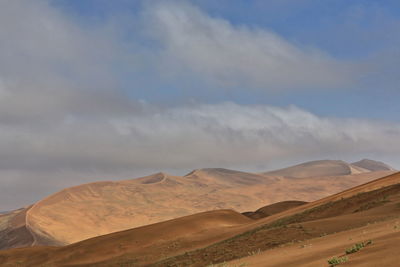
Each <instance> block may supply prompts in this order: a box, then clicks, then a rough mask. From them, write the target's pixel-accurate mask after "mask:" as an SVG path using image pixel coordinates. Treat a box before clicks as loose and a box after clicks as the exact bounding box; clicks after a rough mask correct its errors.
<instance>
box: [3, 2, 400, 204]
mask: <svg viewBox="0 0 400 267" xmlns="http://www.w3.org/2000/svg"><path fill="white" fill-rule="evenodd" d="M143 12H144V13H143V18H142V20H143V21H142V23H143V25H145V26H144V27H145V28H144V30H143V31H142V32H141V33H140V34H145V35H146V36H148V37H149V36H151V38H152V39H151V40H153V41H154V42H155V44H156V45H154V44H153V45H148V46H147V45H140V44H139V43H140V42H138V43H136V41H137V40H133V41H132V40H129V41H127V42H124V41H123V38H122V37H121V35H120V34H121V31H125V30H127V29H120V28H119V27H122V28H124V26H122V24H118V20H116V21H110V22H109V23H104V24H102V25H96V26H87V25H86V26H82V25H78V24H76V23H75V22H74V21H73V20H72V19H71V18H69V17H67V16H66V15H65V14H64V13H62V12H60V11H59V10H58V9H56V8H54V7H52V6H51V5H49V4H48V2H47V1H44V0H43V1H42V0H38V1H30V0H12V1H11V0H10V1H0V24H1V25H2V27H0V210H4V209H11V208H17V207H19V206H22V205H26V204H29V203H31V202H33V201H35V200H38V199H40V198H41V197H44V196H45V195H46V194H49V193H52V192H53V191H55V190H57V189H60V188H62V187H65V186H70V185H74V184H79V183H82V182H88V181H95V180H102V179H128V178H134V177H137V176H138V175H144V174H148V173H150V172H153V171H165V170H167V171H173V172H175V173H177V174H183V173H184V172H185V171H189V170H190V169H193V168H200V167H213V166H218V167H230V168H237V169H241V168H244V169H248V170H262V169H263V168H270V167H273V166H277V165H282V164H284V163H293V162H299V161H302V160H308V159H320V158H341V159H348V160H353V159H354V160H357V159H358V158H359V157H365V156H370V157H376V158H378V159H382V160H386V159H389V163H392V164H399V165H396V166H400V162H396V161H394V160H393V159H396V158H398V157H397V155H398V154H399V152H400V138H399V136H400V125H399V124H393V123H386V122H380V121H370V120H359V119H339V118H323V117H320V116H317V115H315V114H312V113H310V112H307V111H306V110H303V109H299V108H297V107H295V106H292V107H284V108H279V107H274V106H267V105H258V106H257V105H240V104H235V103H231V102H224V103H219V104H204V103H197V104H187V105H185V104H180V105H175V106H163V107H162V106H160V105H154V104H151V103H148V102H145V101H139V100H136V99H132V98H131V97H129V96H128V95H126V94H123V93H122V91H120V90H118V89H119V88H120V84H119V78H121V77H120V76H119V75H120V74H119V71H118V70H120V69H119V68H121V66H124V67H126V66H131V67H132V68H133V70H132V71H135V70H140V68H141V66H142V65H143V66H144V68H146V71H145V72H147V71H148V69H151V72H147V74H148V75H149V74H152V75H149V76H151V77H154V78H153V79H154V80H157V79H159V82H160V83H161V82H162V81H163V79H165V76H167V77H168V76H170V77H172V78H173V79H176V78H179V77H181V76H184V77H186V78H187V77H191V76H192V77H195V78H194V79H204V80H206V81H207V82H210V83H212V84H213V85H214V86H216V85H220V86H222V87H226V86H232V87H240V86H243V85H245V84H248V85H249V86H250V87H251V86H252V87H260V88H265V89H267V90H273V89H277V88H280V89H281V88H292V89H293V88H294V87H296V88H297V89H299V88H303V87H312V88H315V87H320V88H328V87H332V86H335V85H338V84H343V83H344V84H351V83H352V82H353V81H352V79H350V78H349V74H354V73H353V72H352V69H353V67H348V66H349V65H348V64H347V63H344V62H340V61H338V60H336V59H334V58H332V57H331V56H329V55H326V54H324V53H323V52H321V51H318V50H316V49H309V48H304V47H299V46H296V45H294V44H291V43H289V42H287V41H286V40H284V39H283V38H282V37H279V36H278V35H277V34H275V33H273V32H270V31H266V30H261V29H254V28H248V27H245V26H234V25H232V24H230V23H229V22H228V21H225V20H223V19H220V18H212V17H209V16H207V15H206V14H204V13H202V11H200V10H198V9H197V8H196V7H193V6H190V5H186V4H185V5H182V4H180V5H178V4H176V3H172V4H169V5H166V4H162V3H161V4H157V5H154V6H148V7H147V8H146V9H145V11H143ZM138 20H139V19H138ZM128 28H129V27H128ZM149 38H150V37H149ZM151 48H154V50H151ZM145 89H146V88H136V87H135V85H132V90H145ZM245 89H247V88H245ZM187 90H188V91H190V90H191V89H190V88H188V89H187ZM390 159H392V160H390ZM396 166H395V167H396Z"/></svg>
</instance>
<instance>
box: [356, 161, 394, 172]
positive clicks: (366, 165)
mask: <svg viewBox="0 0 400 267" xmlns="http://www.w3.org/2000/svg"><path fill="white" fill-rule="evenodd" d="M351 165H353V166H357V167H360V168H363V169H366V170H369V171H385V170H386V171H391V170H394V169H393V168H392V167H390V166H389V165H387V164H385V163H383V162H380V161H375V160H370V159H363V160H360V161H357V162H353V163H352V164H351Z"/></svg>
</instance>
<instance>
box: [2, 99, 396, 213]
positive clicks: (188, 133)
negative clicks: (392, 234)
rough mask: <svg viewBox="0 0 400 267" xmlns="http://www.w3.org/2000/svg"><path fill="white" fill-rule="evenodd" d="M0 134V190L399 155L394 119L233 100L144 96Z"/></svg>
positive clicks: (8, 196)
mask: <svg viewBox="0 0 400 267" xmlns="http://www.w3.org/2000/svg"><path fill="white" fill-rule="evenodd" d="M0 133H1V134H0V175H1V176H0V177H1V178H0V179H1V180H0V185H1V188H2V191H3V190H4V189H5V188H10V187H13V186H15V183H16V184H18V185H20V187H19V189H18V188H13V190H16V191H17V192H20V191H22V192H25V191H30V192H31V190H39V191H41V192H40V193H41V194H45V193H50V192H51V191H52V189H53V190H55V188H60V187H62V186H66V185H73V184H79V183H82V182H87V181H89V180H92V181H93V180H99V179H115V178H116V179H128V178H133V177H136V176H137V175H139V174H140V175H142V174H145V173H146V172H148V173H149V172H153V171H154V172H155V171H159V170H167V171H168V170H173V171H174V172H176V173H178V174H184V172H185V171H188V170H189V169H193V168H201V167H211V166H219V167H230V168H237V169H248V170H261V169H262V168H263V167H264V168H265V169H267V167H268V168H270V167H271V166H274V164H279V163H280V164H281V163H282V162H298V161H299V160H308V159H321V158H340V159H348V160H356V159H358V158H359V157H364V156H366V155H368V156H371V157H375V158H379V159H389V158H391V157H392V158H396V155H398V154H399V153H400V139H399V138H398V137H399V136H400V125H393V124H389V123H384V122H374V121H367V120H365V121H364V120H354V119H353V120H352V119H333V118H320V117H318V116H315V115H314V114H311V113H309V112H307V111H304V110H301V109H299V108H296V107H288V108H278V107H272V106H241V105H237V104H234V103H221V104H216V105H192V106H183V107H175V108H167V109H161V108H155V107H151V106H150V107H148V106H147V105H146V104H142V107H141V112H140V113H132V114H130V115H127V116H115V117H109V118H104V119H98V118H96V117H92V116H90V115H88V116H86V117H85V116H79V117H66V118H64V119H60V120H58V121H52V122H51V123H45V124H42V125H41V126H40V127H34V126H32V125H29V124H28V125H17V126H15V125H14V126H12V127H10V126H9V125H1V126H0ZM389 163H397V164H399V162H393V161H389ZM395 166H399V165H395ZM9 175H11V177H15V178H13V179H10V176H9ZM42 184H45V186H43V185H42ZM25 185H29V188H26V187H24V186H25ZM17 189H18V190H17ZM22 192H21V193H22ZM24 194H25V193H24ZM37 195H40V194H37ZM11 197H12V199H13V200H12V201H11V202H9V201H10V200H11ZM0 198H1V203H2V205H3V208H4V207H7V205H11V203H15V202H14V201H15V200H14V199H15V192H12V191H10V190H6V191H4V192H2V194H1V197H0ZM7 199H8V200H9V201H7ZM23 203H24V202H22V203H18V204H19V205H22V204H23ZM13 205H14V204H13Z"/></svg>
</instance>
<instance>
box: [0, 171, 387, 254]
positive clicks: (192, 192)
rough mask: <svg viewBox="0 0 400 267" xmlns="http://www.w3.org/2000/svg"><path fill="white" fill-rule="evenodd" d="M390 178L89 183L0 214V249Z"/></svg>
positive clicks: (159, 178) (216, 175)
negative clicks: (11, 211)
mask: <svg viewBox="0 0 400 267" xmlns="http://www.w3.org/2000/svg"><path fill="white" fill-rule="evenodd" d="M389 173H392V171H374V172H364V173H359V174H350V175H338V176H323V177H312V178H297V179H292V178H285V177H282V176H277V175H266V174H255V173H246V172H240V171H233V170H227V169H220V168H214V169H199V170H195V171H193V172H191V173H189V174H187V175H185V176H183V177H181V176H172V175H168V174H165V173H157V174H154V175H150V176H147V177H142V178H138V179H131V180H124V181H116V182H111V181H106V182H96V183H90V184H84V185H79V186H75V187H71V188H66V189H64V190H62V191H60V192H58V193H55V194H53V195H51V196H49V197H47V198H45V199H43V200H41V201H39V202H37V203H35V204H33V205H32V206H30V207H29V208H26V209H23V210H20V211H17V212H14V213H11V214H5V215H4V214H3V215H1V216H0V225H2V226H1V228H0V240H2V241H1V242H0V249H7V248H13V247H24V246H33V245H67V244H71V243H75V242H78V241H81V240H84V239H88V238H92V237H95V236H99V235H105V234H109V233H112V232H117V231H122V230H126V229H131V228H134V227H139V226H144V225H148V224H152V223H157V222H161V221H166V220H170V219H173V218H178V217H182V216H186V215H190V214H195V213H199V212H203V211H207V210H216V209H232V210H236V211H238V212H246V211H251V210H257V209H258V208H259V207H262V206H265V205H268V204H272V203H276V202H280V201H287V200H299V201H307V202H310V201H314V200H316V199H319V198H322V197H325V196H328V195H332V194H334V193H337V192H340V191H343V190H344V189H347V188H350V187H353V186H355V185H358V184H361V183H364V182H367V181H371V180H373V179H376V178H378V177H382V176H385V175H387V174H389ZM325 174H326V173H325ZM18 218H20V219H18ZM77 218H79V219H77ZM15 221H18V222H19V223H15Z"/></svg>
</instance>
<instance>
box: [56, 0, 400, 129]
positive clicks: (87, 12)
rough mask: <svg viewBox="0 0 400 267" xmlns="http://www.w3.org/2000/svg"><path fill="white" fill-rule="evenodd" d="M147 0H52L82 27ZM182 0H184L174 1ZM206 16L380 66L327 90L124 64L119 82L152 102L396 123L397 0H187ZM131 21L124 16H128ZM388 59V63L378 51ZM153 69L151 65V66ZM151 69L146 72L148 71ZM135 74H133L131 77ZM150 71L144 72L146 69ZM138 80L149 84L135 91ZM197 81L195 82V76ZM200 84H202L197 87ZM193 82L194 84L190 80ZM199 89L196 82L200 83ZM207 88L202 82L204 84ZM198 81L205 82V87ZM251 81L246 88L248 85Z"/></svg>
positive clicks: (132, 13) (134, 13)
mask: <svg viewBox="0 0 400 267" xmlns="http://www.w3.org/2000/svg"><path fill="white" fill-rule="evenodd" d="M149 2H153V3H156V1H148V2H147V4H144V3H143V2H142V1H137V0H136V1H124V0H121V1H112V2H110V1H101V0H100V1H94V0H87V1H74V0H72V1H71V0H69V1H65V0H54V1H53V2H52V3H53V5H55V6H56V7H57V8H61V9H62V11H63V12H64V13H65V14H67V15H68V16H70V17H72V18H73V19H75V20H77V21H79V23H80V24H82V25H92V24H103V23H107V21H109V20H112V19H113V18H115V16H119V15H120V14H123V15H124V16H128V17H130V18H129V19H131V20H130V21H131V22H132V23H135V22H136V20H137V17H138V16H139V15H140V14H141V12H143V9H144V6H147V5H151V4H148V3H149ZM179 2H184V1H179ZM187 2H189V3H191V4H193V5H196V6H197V7H199V8H200V9H201V10H202V11H203V12H205V13H206V14H207V15H209V16H211V17H218V18H222V19H224V20H227V21H229V23H231V24H232V25H236V26H238V27H240V26H247V27H255V28H260V29H267V30H268V31H272V32H275V33H276V34H278V35H279V36H282V37H283V38H285V39H286V40H288V41H289V42H292V43H294V44H299V45H300V46H309V47H313V48H317V49H320V50H322V51H323V52H324V53H328V54H330V55H331V56H332V57H334V58H338V59H341V60H348V61H357V62H363V61H368V62H369V63H371V62H374V60H381V61H382V62H379V63H377V64H382V65H383V66H380V67H379V69H378V70H377V71H375V73H374V72H371V73H367V74H366V76H367V77H364V80H365V81H364V83H360V84H357V85H352V86H349V85H343V86H340V87H337V88H330V89H329V90H318V88H317V89H315V88H314V89H307V88H303V90H301V92H298V91H295V92H289V93H287V92H283V93H276V92H272V93H271V92H270V91H268V90H267V91H265V90H249V88H240V89H235V90H228V92H227V90H218V89H220V88H216V89H217V90H215V88H212V89H211V90H204V89H203V90H198V88H188V87H190V85H189V86H188V85H187V84H180V83H176V82H163V83H161V84H159V83H154V81H153V80H152V79H150V80H149V79H148V78H147V77H145V78H144V77H143V74H142V73H132V72H131V71H130V70H129V69H122V71H121V72H122V73H123V72H126V77H120V78H121V80H125V83H124V84H123V85H122V87H124V88H125V90H127V91H128V92H129V94H130V95H131V96H133V97H136V98H141V99H146V100H147V101H155V102H168V103H174V102H185V101H187V100H188V99H190V100H196V101H201V102H209V103H215V102H219V101H234V102H237V103H245V104H272V105H280V106H285V105H290V104H295V105H298V106H300V107H303V108H305V109H307V110H310V111H312V112H314V113H317V114H320V115H324V116H339V117H346V116H352V117H359V118H364V117H367V118H376V119H386V120H395V121H399V120H400V117H399V116H397V114H399V113H400V107H399V105H396V100H397V99H398V98H399V97H400V88H399V85H398V78H397V76H398V74H399V73H398V71H396V70H395V69H393V68H395V66H396V64H397V63H398V62H396V60H395V59H393V58H392V57H393V56H396V57H397V58H398V56H399V55H398V53H399V51H398V50H399V49H398V47H399V46H400V27H399V25H400V3H399V2H398V1H348V0H346V1H345V0H343V1H323V2H322V1H312V0H301V1H244V0H243V1H240V0H235V1H227V0H221V1H187ZM129 19H128V20H129ZM123 30H124V31H126V32H125V33H124V34H126V35H128V36H131V37H132V36H133V37H132V38H133V39H134V41H135V42H146V38H144V37H143V36H141V34H138V33H136V32H134V30H133V29H132V28H131V29H129V27H126V28H124V29H123ZM385 56H387V57H389V59H392V60H393V61H395V62H393V63H390V62H389V63H386V62H385V59H382V57H385ZM150 72H151V71H150ZM147 73H148V71H147ZM136 75H138V77H137V76H136ZM146 75H148V74H146ZM138 80H142V81H141V82H142V83H143V84H144V86H146V87H147V90H136V89H135V85H136V83H137V81H138ZM197 83H199V81H197ZM201 86H204V85H201ZM183 87H185V88H183ZM194 87H196V86H194ZM199 87H200V86H199ZM204 87H205V86H204ZM204 87H203V88H204ZM248 87H251V86H248ZM250 89H251V88H250Z"/></svg>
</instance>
